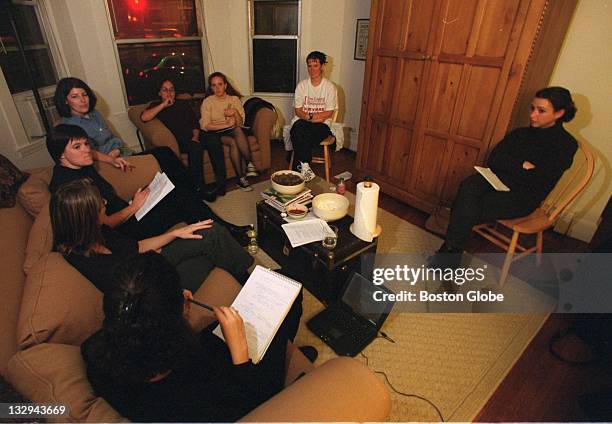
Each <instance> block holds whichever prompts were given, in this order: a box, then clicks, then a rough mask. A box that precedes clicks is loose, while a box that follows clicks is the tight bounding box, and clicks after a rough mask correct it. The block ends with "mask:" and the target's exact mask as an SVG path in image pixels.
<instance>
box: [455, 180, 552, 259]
mask: <svg viewBox="0 0 612 424" xmlns="http://www.w3.org/2000/svg"><path fill="white" fill-rule="evenodd" d="M540 202H541V199H538V198H534V197H533V196H532V195H530V194H529V193H525V192H521V191H517V190H512V191H496V190H495V189H494V188H493V187H492V186H491V184H489V183H488V182H487V180H485V179H484V177H483V176H482V175H480V174H474V175H471V176H469V177H467V178H466V179H465V180H463V182H462V183H461V185H460V186H459V192H458V193H457V197H455V200H454V201H453V205H452V207H451V214H450V221H449V223H448V230H447V231H446V243H447V244H450V246H452V247H453V248H454V249H457V250H463V249H464V248H465V245H466V243H467V241H468V239H469V238H470V234H471V233H472V227H473V226H474V225H476V224H481V223H483V222H489V221H495V220H497V219H512V218H519V217H521V216H525V215H528V214H530V213H531V212H533V211H534V210H535V209H536V208H537V207H538V206H539V204H540Z"/></svg>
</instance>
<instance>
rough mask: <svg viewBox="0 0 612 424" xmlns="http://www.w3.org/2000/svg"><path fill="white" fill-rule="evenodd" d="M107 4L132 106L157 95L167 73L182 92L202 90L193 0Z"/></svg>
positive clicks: (128, 0)
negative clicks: (159, 85)
mask: <svg viewBox="0 0 612 424" xmlns="http://www.w3.org/2000/svg"><path fill="white" fill-rule="evenodd" d="M108 7H109V12H110V18H111V21H112V24H113V31H114V34H115V42H116V43H117V52H118V56H119V63H120V65H121V73H122V76H123V82H124V84H125V91H126V94H127V98H128V103H129V104H130V105H134V104H139V103H145V102H148V101H151V100H153V99H156V98H157V84H158V82H159V81H160V80H161V79H164V78H171V79H172V80H173V81H174V83H175V84H176V89H177V91H178V92H179V93H181V92H182V93H185V92H187V93H201V92H203V91H204V66H203V60H202V37H201V35H200V32H199V30H198V22H197V10H196V2H195V0H108Z"/></svg>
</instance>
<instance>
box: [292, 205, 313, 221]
mask: <svg viewBox="0 0 612 424" xmlns="http://www.w3.org/2000/svg"><path fill="white" fill-rule="evenodd" d="M307 213H308V208H307V207H306V206H304V205H301V204H299V203H297V204H295V205H289V206H288V207H287V215H288V216H289V218H292V219H302V218H304V217H305V216H306V214H307Z"/></svg>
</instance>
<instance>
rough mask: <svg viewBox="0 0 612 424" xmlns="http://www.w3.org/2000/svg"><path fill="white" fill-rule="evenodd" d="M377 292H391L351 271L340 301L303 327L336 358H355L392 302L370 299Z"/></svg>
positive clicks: (374, 336) (372, 334)
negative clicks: (334, 354) (321, 341)
mask: <svg viewBox="0 0 612 424" xmlns="http://www.w3.org/2000/svg"><path fill="white" fill-rule="evenodd" d="M376 291H381V292H383V293H393V292H392V291H391V290H389V289H387V288H386V287H384V286H376V285H374V284H373V283H372V282H371V281H370V280H368V279H367V278H365V277H364V276H362V275H361V274H359V273H357V272H352V273H351V275H349V277H348V279H347V281H346V282H345V284H344V286H343V288H342V291H341V293H340V297H339V299H338V300H337V301H336V302H335V303H333V304H331V305H330V306H329V307H328V308H327V309H324V310H323V311H321V312H319V313H318V314H317V315H315V316H314V317H313V318H311V319H310V320H309V321H308V322H307V323H306V326H307V327H308V329H309V330H310V331H312V332H313V333H314V334H315V335H316V336H317V337H319V338H320V339H321V340H323V341H324V342H325V343H326V344H327V345H328V346H329V347H331V348H332V349H333V350H334V352H336V353H337V354H338V355H342V356H355V355H357V354H358V353H359V352H361V351H362V350H363V349H364V348H365V347H366V346H367V345H369V344H370V343H371V342H372V340H374V339H375V338H376V336H377V334H378V331H379V330H380V328H381V327H382V325H383V323H384V322H385V320H386V319H387V316H388V315H389V312H391V309H392V308H393V304H394V303H395V302H393V301H386V302H379V301H376V300H375V299H374V296H373V295H374V292H376Z"/></svg>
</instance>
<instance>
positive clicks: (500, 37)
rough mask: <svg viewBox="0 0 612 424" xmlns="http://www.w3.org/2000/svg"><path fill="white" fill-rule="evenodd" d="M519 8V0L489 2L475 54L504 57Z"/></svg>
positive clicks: (494, 0)
mask: <svg viewBox="0 0 612 424" xmlns="http://www.w3.org/2000/svg"><path fill="white" fill-rule="evenodd" d="M518 10H519V1H518V0H493V1H489V2H487V5H486V9H485V11H484V17H483V19H482V23H481V25H480V28H479V32H478V33H479V34H480V35H479V37H478V40H477V44H476V51H475V52H474V55H475V56H480V57H503V56H505V54H506V50H507V48H508V42H509V41H510V34H511V32H512V27H513V26H514V23H515V20H516V18H517V14H518Z"/></svg>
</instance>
